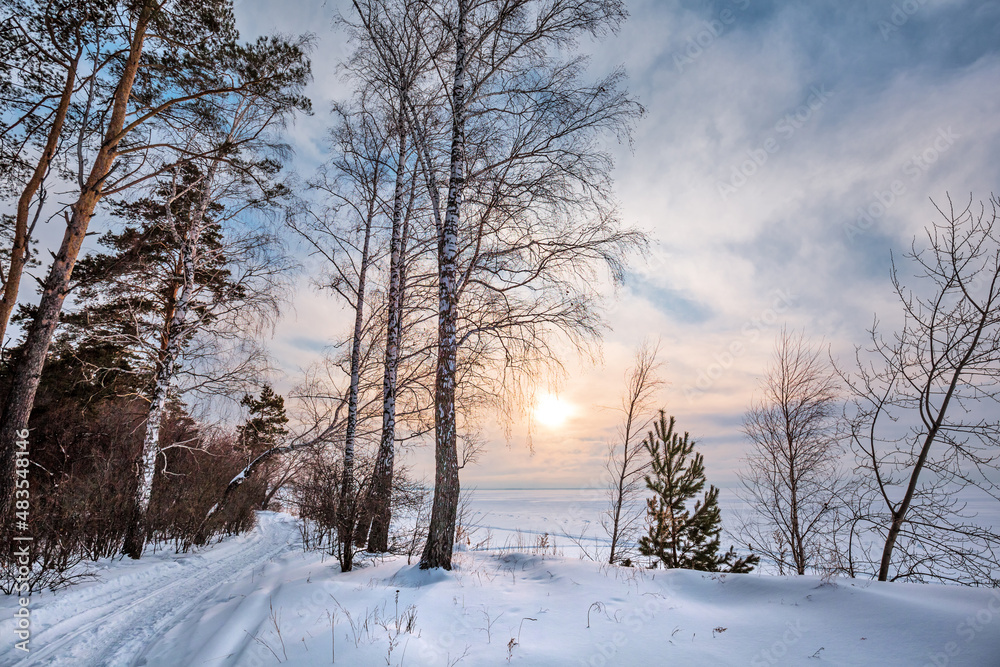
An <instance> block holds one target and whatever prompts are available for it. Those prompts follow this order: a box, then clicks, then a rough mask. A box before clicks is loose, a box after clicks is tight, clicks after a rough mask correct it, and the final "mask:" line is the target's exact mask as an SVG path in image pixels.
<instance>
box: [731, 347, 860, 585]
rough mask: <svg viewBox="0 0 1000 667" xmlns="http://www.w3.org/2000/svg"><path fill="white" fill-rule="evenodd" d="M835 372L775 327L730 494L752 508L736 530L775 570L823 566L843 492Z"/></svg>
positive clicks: (746, 421) (815, 352) (745, 426)
mask: <svg viewBox="0 0 1000 667" xmlns="http://www.w3.org/2000/svg"><path fill="white" fill-rule="evenodd" d="M839 408H840V403H839V396H838V387H837V381H836V374H835V372H834V371H833V369H832V368H831V367H829V365H828V362H827V361H826V360H825V358H824V357H823V356H822V354H821V351H820V350H819V349H818V348H817V347H814V346H812V345H810V344H809V342H808V341H807V340H806V339H805V338H804V335H803V334H802V333H798V334H795V333H791V332H789V331H787V330H785V329H783V330H782V331H781V333H780V334H779V336H778V338H777V340H776V341H775V347H774V356H773V358H772V361H771V365H770V366H769V367H768V369H767V371H766V373H765V375H764V378H763V379H762V380H761V383H760V394H759V395H758V397H757V398H756V399H755V400H754V402H753V403H752V404H751V406H750V408H749V409H748V410H747V412H746V414H745V415H744V417H743V433H744V435H745V436H746V438H747V440H748V441H749V443H750V452H749V453H748V455H747V457H746V462H745V467H744V468H743V469H742V470H741V471H739V473H738V477H739V480H740V484H741V485H742V488H741V489H740V490H739V491H738V492H737V495H738V496H739V497H740V498H741V500H743V501H744V502H745V503H747V505H749V507H750V509H751V514H749V515H746V516H744V517H741V520H740V524H739V525H738V527H737V529H736V532H735V534H736V535H737V536H738V537H739V539H740V540H741V541H742V542H745V543H746V544H748V545H749V546H750V548H751V549H752V550H753V551H755V552H757V553H759V554H762V555H763V556H764V557H766V558H768V559H770V560H771V561H772V562H773V563H774V564H775V565H777V567H778V573H779V574H785V573H786V572H794V573H796V574H805V573H806V571H807V570H815V569H817V568H818V567H819V566H821V565H824V564H825V563H824V562H823V557H822V556H821V549H822V548H823V546H824V543H825V541H826V537H827V535H828V533H829V530H830V528H831V527H832V525H833V523H832V520H833V517H834V515H835V511H836V509H837V504H838V503H839V495H840V493H841V491H842V490H843V483H842V478H843V475H842V474H841V473H840V470H839V467H840V465H839V464H840V457H841V455H842V453H843V451H842V449H841V447H840V445H839V443H838V441H837V437H836V418H837V416H838V412H839Z"/></svg>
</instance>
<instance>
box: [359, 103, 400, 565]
mask: <svg viewBox="0 0 1000 667" xmlns="http://www.w3.org/2000/svg"><path fill="white" fill-rule="evenodd" d="M400 119H402V112H401V113H400ZM406 143H407V142H406V132H405V128H404V126H403V123H402V122H400V123H399V154H398V156H397V161H396V187H395V192H394V193H393V205H392V238H391V240H390V242H389V307H388V313H387V318H386V319H387V321H386V333H385V363H384V368H383V373H382V437H381V439H380V441H379V447H378V454H377V455H376V457H375V470H374V471H373V472H372V483H371V486H370V487H369V491H368V497H367V498H366V500H365V507H364V512H365V519H364V520H363V521H362V522H361V525H359V526H358V532H359V536H360V537H362V539H363V536H364V534H366V533H367V536H368V551H372V552H377V553H382V552H385V551H387V550H388V549H389V524H390V523H391V521H392V477H393V465H394V462H395V454H396V452H395V440H396V377H397V372H398V370H399V341H400V338H401V337H402V325H403V253H404V248H403V244H404V236H405V235H404V233H403V225H404V223H403V208H404V204H403V195H404V189H405V187H406V181H405V170H404V168H403V166H404V164H405V161H406ZM369 527H370V528H369Z"/></svg>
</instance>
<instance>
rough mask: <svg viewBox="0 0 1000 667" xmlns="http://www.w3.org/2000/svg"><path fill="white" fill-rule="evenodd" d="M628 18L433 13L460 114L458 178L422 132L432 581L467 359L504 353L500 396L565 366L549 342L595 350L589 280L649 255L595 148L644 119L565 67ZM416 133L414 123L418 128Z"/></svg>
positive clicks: (616, 78)
mask: <svg viewBox="0 0 1000 667" xmlns="http://www.w3.org/2000/svg"><path fill="white" fill-rule="evenodd" d="M624 18H625V12H624V9H623V7H622V5H621V3H619V2H601V1H594V2H583V3H580V2H562V1H561V0H556V1H554V2H549V3H540V2H531V1H529V0H522V1H520V2H503V3H500V2H492V1H489V0H485V1H474V0H457V2H455V3H451V2H447V3H434V4H430V3H429V4H428V12H427V15H426V20H427V21H428V23H429V24H430V25H432V26H441V27H443V33H440V34H444V35H445V36H446V42H447V44H448V48H447V49H446V50H443V51H442V52H441V54H440V55H438V56H436V60H435V69H436V71H437V72H439V73H440V85H441V87H442V89H443V90H445V91H447V99H448V100H449V101H450V105H449V106H448V107H447V111H448V113H447V118H448V121H449V125H450V131H449V134H450V140H449V143H450V146H449V148H448V149H447V152H446V155H447V159H446V160H445V161H444V165H442V166H444V167H445V172H444V173H446V174H447V177H446V178H444V179H438V178H437V177H436V176H435V175H434V174H433V173H432V170H433V169H435V168H436V163H435V162H434V157H433V155H432V153H431V150H430V147H429V146H428V144H429V143H430V138H431V137H432V136H434V135H433V133H432V132H430V131H428V129H427V128H423V127H421V128H417V129H416V130H415V132H414V135H415V138H416V139H417V141H418V143H420V144H421V145H420V146H419V147H418V151H419V152H420V154H421V155H422V156H423V160H422V162H423V165H422V166H423V168H424V169H425V170H426V172H427V173H426V176H427V177H426V181H427V184H428V188H429V190H430V202H431V204H432V208H433V213H434V219H435V221H436V223H437V239H438V253H437V266H438V336H437V340H438V359H437V378H436V382H435V424H436V426H435V490H434V500H433V504H432V510H431V521H430V527H429V534H428V538H427V542H426V545H425V547H424V552H423V555H422V558H421V567H423V568H433V567H443V568H446V569H447V568H450V567H451V554H452V549H453V546H454V537H455V535H454V533H455V521H456V512H457V507H458V498H459V492H460V485H459V479H458V469H459V468H458V450H457V439H458V433H457V429H458V421H457V415H456V407H455V406H456V399H457V396H456V394H457V390H458V383H457V379H458V378H459V376H460V375H459V374H460V372H461V371H460V366H461V356H460V354H459V352H460V349H461V348H463V346H464V347H466V348H467V349H470V350H476V351H477V353H478V354H479V358H480V359H482V358H483V352H484V351H485V352H487V353H489V352H490V351H491V350H490V348H492V349H493V350H495V351H496V352H499V353H500V354H501V355H504V356H505V359H506V360H509V361H510V363H502V364H501V373H500V375H501V377H500V379H499V382H498V384H504V385H506V384H508V383H507V382H505V379H506V378H503V377H502V376H503V375H505V374H507V373H508V372H510V371H514V370H516V369H517V368H518V367H519V366H520V367H521V368H525V367H527V366H529V365H530V364H527V363H525V362H527V361H528V359H525V357H524V354H523V353H524V352H525V351H528V352H530V353H532V354H529V359H533V360H539V359H541V358H548V359H552V358H553V356H552V355H549V354H546V351H545V348H546V347H547V345H546V338H547V336H548V334H549V333H550V332H552V331H563V332H566V333H570V334H571V335H572V334H578V335H583V336H588V335H596V333H597V331H598V329H599V319H598V318H597V317H596V316H594V313H593V310H592V309H591V308H590V306H591V303H592V300H591V299H589V298H588V296H587V295H586V293H585V291H583V292H581V284H579V283H576V284H574V283H575V279H578V278H580V277H581V273H585V272H586V271H587V268H586V267H591V268H592V266H593V264H592V263H596V262H605V263H607V264H608V265H609V266H611V267H612V273H614V271H615V268H616V266H617V265H616V257H617V256H618V253H620V252H621V249H622V247H623V246H627V245H629V243H630V242H633V241H634V240H635V239H634V238H630V237H629V236H628V235H627V234H618V233H617V230H615V229H614V217H613V215H611V214H610V211H609V209H608V207H606V204H607V203H608V196H609V194H610V193H609V191H608V190H607V189H606V188H605V186H607V184H608V182H607V179H608V172H609V168H610V160H609V159H608V156H607V155H606V154H604V153H602V152H601V151H600V150H599V149H598V148H597V147H596V145H595V139H596V138H597V137H598V136H600V135H601V134H603V133H607V132H610V133H612V134H615V133H617V134H618V135H619V136H624V135H627V132H628V127H629V125H630V123H631V121H632V120H634V118H635V117H636V116H637V115H638V114H639V112H640V108H639V107H638V105H636V104H635V103H634V102H632V101H631V100H630V99H629V98H628V97H627V95H625V93H623V92H622V91H621V86H620V84H621V78H622V75H621V73H620V72H617V73H614V74H612V75H611V76H610V77H607V78H605V79H604V80H602V81H600V82H598V83H597V84H591V85H588V84H585V83H583V82H582V81H581V75H582V72H583V62H584V59H583V58H581V57H576V58H572V57H571V58H569V59H567V60H563V59H561V57H560V56H557V55H556V51H557V50H559V49H562V51H561V54H562V53H567V52H569V51H571V50H572V47H573V46H574V45H575V40H576V39H578V38H579V37H580V36H583V35H586V34H592V35H598V34H601V33H603V32H605V31H607V30H611V29H614V28H615V27H616V26H617V25H618V24H619V23H620V22H621V21H622V20H624ZM430 32H431V34H439V32H438V31H436V30H433V29H432V30H431V31H430ZM417 118H418V115H417V114H416V113H411V122H413V123H416V122H417ZM441 182H443V183H446V184H447V185H446V187H445V188H444V190H445V192H446V196H445V197H444V204H443V207H442V206H441V204H440V203H439V202H440V201H441V198H440V196H439V194H438V191H437V190H438V185H437V184H438V183H441ZM442 208H443V210H442ZM588 213H589V214H590V216H588ZM574 214H575V215H577V216H579V217H582V218H586V217H592V218H593V219H597V220H598V221H599V222H600V224H599V225H598V226H597V227H595V228H591V229H590V230H589V231H590V232H591V234H589V235H588V230H586V229H584V227H585V226H583V225H574V224H572V223H571V222H569V221H570V220H571V219H572V216H573V215H574ZM559 222H562V223H564V224H562V225H559V224H558V223H559ZM567 223H568V224H567ZM557 229H558V236H556V235H552V236H550V234H551V233H552V232H556V231H557ZM559 287H562V288H564V289H565V291H564V292H562V294H561V296H560V293H559V291H558V290H559ZM528 292H532V293H533V297H534V299H528V298H526V294H527V293H528ZM462 301H464V302H465V304H466V305H465V306H462V307H460V303H461V302H462ZM469 306H471V307H469ZM498 307H499V312H497V309H498ZM466 315H470V317H468V318H465V316H466ZM463 318H464V319H463ZM463 324H464V325H465V326H463ZM501 395H502V394H501Z"/></svg>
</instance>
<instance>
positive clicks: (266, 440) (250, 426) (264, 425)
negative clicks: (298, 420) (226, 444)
mask: <svg viewBox="0 0 1000 667" xmlns="http://www.w3.org/2000/svg"><path fill="white" fill-rule="evenodd" d="M240 405H242V406H244V407H245V408H247V410H248V412H249V415H248V417H247V420H246V422H245V423H244V424H243V425H242V426H240V428H239V438H240V443H241V444H242V445H243V447H245V448H246V450H247V452H249V453H250V455H251V456H257V455H258V454H261V453H262V452H264V451H266V450H268V449H271V448H272V447H277V446H278V441H279V440H281V439H282V438H283V437H284V436H285V435H287V434H288V429H287V428H286V427H285V424H287V423H288V416H287V415H286V414H285V398H284V397H283V396H282V395H281V394H276V393H274V390H273V389H272V388H271V385H269V384H265V385H264V386H263V387H261V389H260V398H254V397H253V396H252V395H250V394H246V395H244V396H243V400H242V401H240Z"/></svg>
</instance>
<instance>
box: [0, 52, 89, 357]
mask: <svg viewBox="0 0 1000 667" xmlns="http://www.w3.org/2000/svg"><path fill="white" fill-rule="evenodd" d="M79 61H80V56H79V55H77V57H76V59H75V60H73V61H72V62H71V63H70V67H69V69H68V70H67V71H66V85H65V86H64V87H63V91H62V94H61V95H60V97H59V105H58V106H57V107H56V113H55V116H54V117H53V119H52V126H51V127H50V128H49V136H48V137H47V139H46V142H45V148H44V149H43V150H42V154H41V156H40V157H39V158H38V164H36V165H35V170H34V172H33V173H32V174H31V178H30V179H28V182H27V183H26V184H25V186H24V190H23V191H22V192H21V196H20V198H19V199H18V200H17V216H16V218H15V222H14V244H13V246H12V247H11V251H10V266H9V267H8V269H7V279H6V281H4V286H3V296H2V297H0V343H2V342H3V340H4V336H6V334H7V325H8V324H9V323H10V316H11V313H13V312H14V306H16V305H17V293H18V289H19V288H20V286H21V275H22V274H23V273H24V265H25V262H26V261H27V258H28V217H29V216H30V211H31V200H32V199H34V197H35V195H36V194H37V193H38V190H39V189H40V188H41V187H42V182H43V181H44V180H45V176H46V174H48V171H49V165H51V164H52V158H53V157H55V154H56V149H57V148H58V146H59V139H60V138H61V137H62V131H63V125H64V124H65V122H66V114H67V112H68V111H69V105H70V102H71V101H72V99H73V88H74V86H76V70H77V66H78V64H79Z"/></svg>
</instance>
